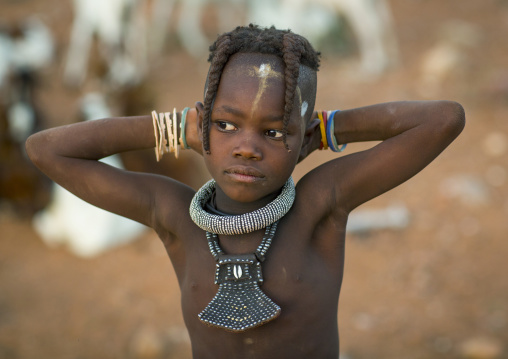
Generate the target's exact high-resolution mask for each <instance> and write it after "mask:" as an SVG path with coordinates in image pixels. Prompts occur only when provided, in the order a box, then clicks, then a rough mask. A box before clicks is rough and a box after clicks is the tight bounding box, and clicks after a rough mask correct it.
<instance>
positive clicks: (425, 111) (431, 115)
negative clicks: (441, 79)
mask: <svg viewBox="0 0 508 359" xmlns="http://www.w3.org/2000/svg"><path fill="white" fill-rule="evenodd" d="M463 123H464V110H463V109H462V106H461V105H459V104H458V103H455V102H451V101H412V102H409V101H407V102H390V103H382V104H377V105H372V106H367V107H360V108H356V109H351V110H345V111H341V112H338V113H336V115H335V117H334V125H335V131H334V133H335V137H336V139H337V142H338V143H339V144H345V143H352V142H364V141H383V140H386V139H389V138H391V137H395V136H398V135H400V134H402V133H404V132H406V131H409V130H412V129H416V128H417V127H418V128H419V129H421V130H422V131H425V130H428V131H436V132H442V131H444V130H445V129H450V130H451V131H445V133H442V135H449V136H452V137H453V138H454V137H455V136H456V135H457V134H458V133H459V132H460V129H462V127H463ZM454 129H455V130H454ZM448 132H450V133H448ZM455 132H456V134H454V133H455Z"/></svg>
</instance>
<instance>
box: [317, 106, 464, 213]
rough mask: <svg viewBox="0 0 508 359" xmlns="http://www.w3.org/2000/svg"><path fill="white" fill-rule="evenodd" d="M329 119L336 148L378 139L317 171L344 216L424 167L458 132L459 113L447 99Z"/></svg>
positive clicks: (356, 111) (461, 113) (370, 109)
mask: <svg viewBox="0 0 508 359" xmlns="http://www.w3.org/2000/svg"><path fill="white" fill-rule="evenodd" d="M333 121H334V126H335V131H334V134H335V138H336V139H337V143H338V144H339V145H340V144H345V143H351V142H363V141H382V142H380V143H379V144H377V145H376V146H374V147H373V148H371V149H368V150H366V151H361V152H357V153H353V154H351V155H347V156H343V157H341V158H338V159H336V160H332V161H331V163H328V164H325V165H324V166H322V168H320V169H318V172H321V171H324V172H326V173H321V174H320V175H319V176H320V178H321V181H322V180H323V178H327V182H329V183H328V185H329V186H332V187H334V188H335V194H336V196H335V198H334V200H335V201H336V202H335V203H336V204H337V203H339V204H340V207H341V208H343V209H344V210H346V211H348V212H349V211H351V210H353V209H354V208H356V207H357V206H359V205H360V204H362V203H364V202H366V201H368V200H370V199H372V198H374V197H376V196H378V195H380V194H382V193H384V192H386V191H388V190H390V189H392V188H394V187H396V186H398V185H399V184H401V183H403V182H404V181H406V180H408V179H409V178H411V177H412V176H414V175H415V174H416V173H418V172H419V171H421V170H422V169H423V168H425V167H426V166H427V165H428V164H429V163H430V162H432V160H434V159H435V158H436V157H437V156H438V155H439V154H440V153H441V152H442V151H443V150H444V149H445V148H446V147H447V146H448V145H449V144H450V143H451V142H452V141H453V140H454V139H455V138H456V137H457V136H458V135H459V134H460V132H461V131H462V129H463V128H464V125H465V114H464V109H463V108H462V106H461V105H460V104H458V103H456V102H452V101H415V102H392V103H384V104H378V105H372V106H367V107H361V108H357V109H352V110H345V111H341V112H337V113H336V114H335V116H334V119H333ZM315 142H316V141H314V143H315ZM329 164H332V165H329ZM330 172H331V173H330ZM323 175H326V177H323ZM332 187H328V188H332ZM332 205H333V204H332Z"/></svg>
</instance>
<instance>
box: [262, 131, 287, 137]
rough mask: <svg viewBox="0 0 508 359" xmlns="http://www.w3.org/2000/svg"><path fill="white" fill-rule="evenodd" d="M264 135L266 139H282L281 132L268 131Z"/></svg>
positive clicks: (282, 133) (282, 132)
mask: <svg viewBox="0 0 508 359" xmlns="http://www.w3.org/2000/svg"><path fill="white" fill-rule="evenodd" d="M266 135H267V136H268V137H272V138H277V139H279V138H280V139H282V137H283V136H284V131H281V130H268V131H266Z"/></svg>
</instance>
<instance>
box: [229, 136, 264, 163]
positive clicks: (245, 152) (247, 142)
mask: <svg viewBox="0 0 508 359" xmlns="http://www.w3.org/2000/svg"><path fill="white" fill-rule="evenodd" d="M233 156H235V157H243V158H246V159H252V160H257V161H259V160H261V159H262V158H263V155H262V152H261V149H260V146H259V144H258V143H257V139H256V138H255V137H254V136H243V138H241V139H239V142H238V144H237V145H236V146H235V148H234V149H233Z"/></svg>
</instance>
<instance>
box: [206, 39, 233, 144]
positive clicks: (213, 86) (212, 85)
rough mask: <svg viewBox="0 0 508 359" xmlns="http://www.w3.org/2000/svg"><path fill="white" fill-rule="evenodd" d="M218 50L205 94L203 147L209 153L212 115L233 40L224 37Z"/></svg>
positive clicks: (219, 41) (219, 42)
mask: <svg viewBox="0 0 508 359" xmlns="http://www.w3.org/2000/svg"><path fill="white" fill-rule="evenodd" d="M216 46H217V50H216V53H215V56H214V59H213V61H212V64H211V65H210V71H209V73H208V87H207V89H206V93H205V100H204V101H205V103H204V116H205V117H204V118H203V133H204V136H203V147H204V150H205V151H206V152H207V153H210V137H209V127H210V118H211V114H212V107H213V101H214V99H215V95H216V93H217V89H218V88H219V82H220V77H221V75H222V70H223V69H224V66H225V65H226V62H227V61H228V59H229V55H230V54H229V51H228V50H229V48H230V47H231V39H230V38H229V36H227V35H226V36H224V37H222V38H220V39H219V40H218V41H217V44H216Z"/></svg>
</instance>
